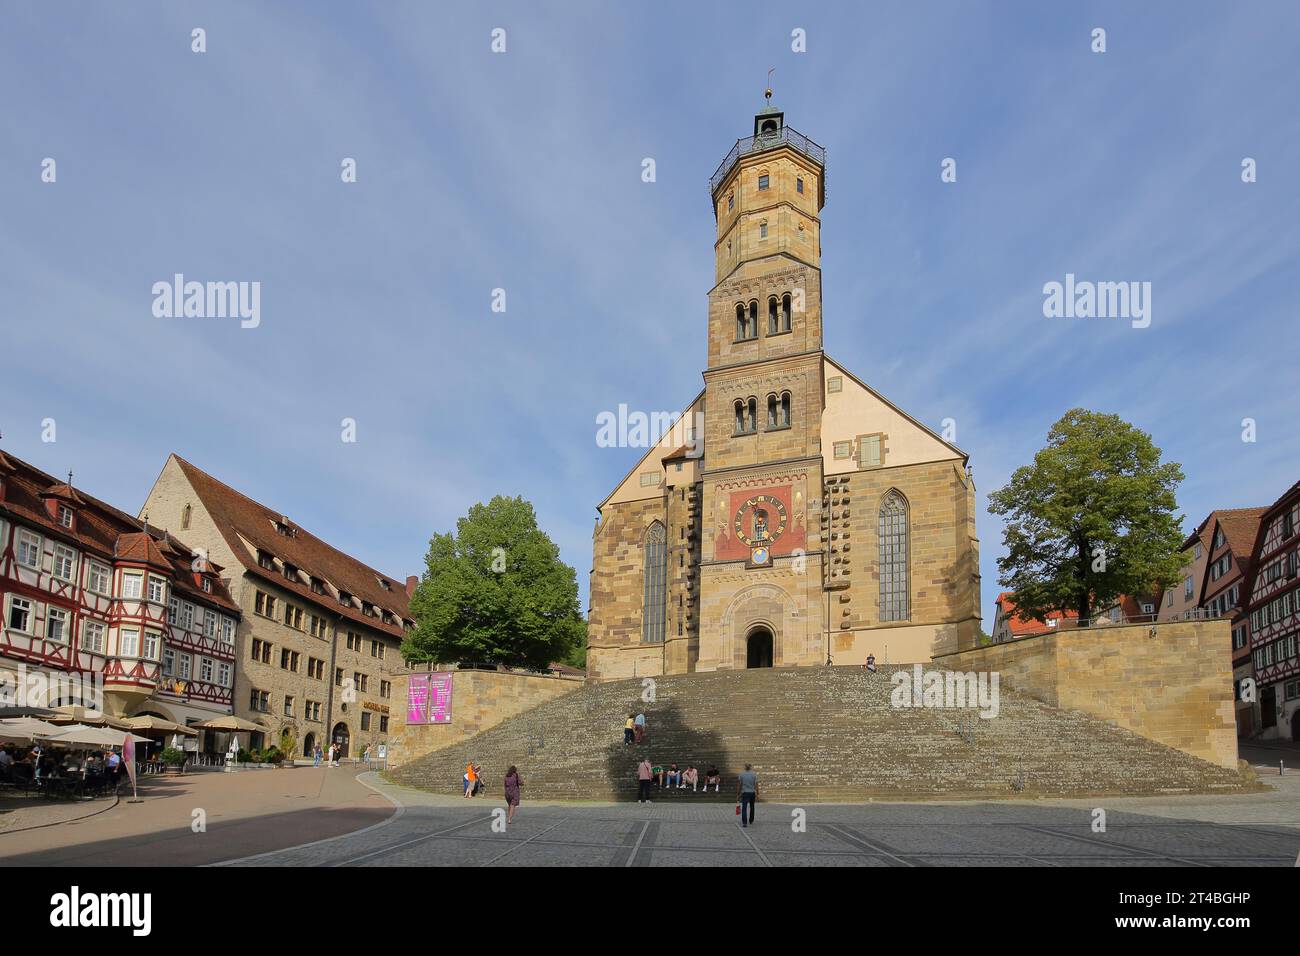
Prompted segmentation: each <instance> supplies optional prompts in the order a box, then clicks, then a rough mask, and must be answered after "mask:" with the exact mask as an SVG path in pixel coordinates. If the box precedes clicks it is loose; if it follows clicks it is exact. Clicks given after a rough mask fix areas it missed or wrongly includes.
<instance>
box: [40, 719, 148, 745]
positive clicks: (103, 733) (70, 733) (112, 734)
mask: <svg viewBox="0 0 1300 956" xmlns="http://www.w3.org/2000/svg"><path fill="white" fill-rule="evenodd" d="M43 736H44V739H45V740H47V741H48V742H49V743H52V744H66V745H68V746H73V747H120V746H121V745H122V744H123V743H124V742H125V741H126V737H127V734H126V733H125V731H121V730H113V729H112V728H111V727H87V726H86V725H85V724H78V725H74V726H72V727H65V728H64V729H62V730H60V731H59V732H58V733H55V734H46V735H43ZM130 736H131V739H133V740H134V741H136V742H137V743H148V742H149V738H148V737H139V736H136V735H135V734H131V735H130Z"/></svg>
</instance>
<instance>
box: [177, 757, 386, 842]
mask: <svg viewBox="0 0 1300 956" xmlns="http://www.w3.org/2000/svg"><path fill="white" fill-rule="evenodd" d="M370 772H371V771H367V773H370ZM356 781H357V783H359V784H361V785H362V786H363V787H365V788H367V789H369V790H373V791H374V792H375V793H377V794H379V795H380V796H381V797H383V798H384V799H385V800H387V801H388V802H389V803H391V804H392V805H393V806H394V807H396V808H397V809H396V811H395V812H394V813H393V815H392V816H391V817H389V818H388V819H387V820H380V821H379V822H378V823H372V824H370V826H368V827H362V828H361V829H360V830H353V831H352V832H350V833H340V834H339V835H338V836H332V837H325V838H323V839H320V840H312V841H311V842H309V843H299V844H297V845H296V846H286V847H284V848H283V849H280V850H268V851H267V852H265V853H254V854H253V855H252V856H240V857H236V858H235V859H233V860H221V861H220V862H217V863H204V864H202V865H203V866H239V865H240V864H243V863H250V862H252V861H253V860H261V859H264V858H266V857H268V856H275V855H276V854H278V853H288V852H289V851H291V850H305V849H306V848H307V847H310V846H320V845H321V844H322V843H333V842H334V841H335V840H345V839H347V838H348V837H354V836H360V835H361V834H363V833H369V832H370V831H371V830H378V829H379V828H380V827H386V826H388V824H390V823H396V822H397V821H398V820H400V819H401V818H402V814H404V813H406V807H405V806H404V805H403V804H402V803H401V802H400V801H398V800H397V799H395V798H394V797H391V796H389V795H388V794H386V793H384V791H382V790H380V789H379V788H378V787H375V786H371V784H369V783H368V782H367V781H365V780H362V779H361V775H360V774H358V775H357V777H356ZM249 819H255V818H249Z"/></svg>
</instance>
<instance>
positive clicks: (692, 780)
mask: <svg viewBox="0 0 1300 956" xmlns="http://www.w3.org/2000/svg"><path fill="white" fill-rule="evenodd" d="M699 781H700V772H699V771H698V770H696V769H695V768H694V767H693V766H691V765H689V764H687V766H686V772H685V773H684V774H682V785H681V788H680V789H682V790H685V789H686V785H687V784H690V787H691V793H694V792H695V787H696V784H698V783H699Z"/></svg>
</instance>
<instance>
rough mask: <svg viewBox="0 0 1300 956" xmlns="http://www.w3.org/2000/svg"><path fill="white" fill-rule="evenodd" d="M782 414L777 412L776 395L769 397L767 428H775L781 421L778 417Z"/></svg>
mask: <svg viewBox="0 0 1300 956" xmlns="http://www.w3.org/2000/svg"><path fill="white" fill-rule="evenodd" d="M779 414H780V413H779V412H778V410H777V401H776V396H775V395H769V396H767V427H768V428H775V427H776V426H777V423H778V422H779V421H780V419H779V418H778V417H777V416H778V415H779Z"/></svg>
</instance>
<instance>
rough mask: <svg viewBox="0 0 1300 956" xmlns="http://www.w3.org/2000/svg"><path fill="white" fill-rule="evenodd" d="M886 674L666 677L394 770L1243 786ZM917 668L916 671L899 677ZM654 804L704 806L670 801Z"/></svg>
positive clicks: (1148, 747) (783, 780)
mask: <svg viewBox="0 0 1300 956" xmlns="http://www.w3.org/2000/svg"><path fill="white" fill-rule="evenodd" d="M897 669H899V668H898V667H894V668H882V670H881V672H880V673H877V674H870V673H868V672H866V671H863V670H862V669H860V668H850V667H818V668H800V669H791V670H761V671H760V670H755V671H737V672H720V673H711V674H693V675H681V676H676V677H660V678H655V680H654V687H653V690H654V699H653V701H652V702H648V703H642V693H643V691H644V690H645V688H644V686H643V683H642V681H641V680H629V681H617V682H610V683H606V684H598V685H594V686H588V687H584V688H583V689H581V690H579V691H575V692H574V693H573V694H570V695H567V696H565V697H562V698H559V699H557V700H554V701H551V702H549V703H547V704H544V705H542V706H540V707H537V708H535V709H533V710H531V711H528V712H526V713H524V714H520V715H518V716H516V717H514V718H511V719H510V720H507V721H505V722H504V723H502V724H500V725H498V726H497V727H494V728H492V729H490V730H488V731H485V732H484V733H481V734H478V735H477V736H475V737H473V738H471V739H470V740H468V741H464V742H462V743H460V744H456V745H454V746H452V747H449V748H446V749H444V750H441V751H437V752H435V753H432V754H428V755H426V756H424V757H422V758H420V759H418V760H416V761H413V762H412V763H410V764H408V765H406V766H404V767H401V768H397V769H395V770H394V771H393V773H392V776H393V778H394V779H396V780H397V781H398V782H401V783H404V784H407V785H411V786H417V787H424V788H427V789H430V790H435V791H438V792H447V793H456V792H459V791H460V788H461V783H460V780H461V774H462V772H463V770H464V766H465V763H466V762H467V761H468V760H469V759H471V758H472V759H473V760H474V761H475V762H476V763H480V764H482V765H483V771H484V777H485V779H486V780H488V781H490V785H489V790H490V791H491V792H492V793H494V794H495V793H496V792H497V791H499V790H500V784H499V781H500V779H501V777H502V776H503V775H504V772H505V768H506V767H507V766H508V765H510V764H515V765H517V766H518V768H519V772H520V775H521V776H522V778H523V780H524V784H525V795H526V796H527V797H528V798H531V799H539V798H548V799H588V800H591V799H601V800H605V799H632V798H635V795H636V790H637V785H636V779H635V769H636V765H637V763H638V762H639V761H640V759H641V758H642V757H643V756H648V757H649V759H650V760H651V762H652V763H654V764H663V765H664V766H667V765H668V764H669V763H671V762H673V761H676V762H677V763H678V764H679V765H680V766H681V767H682V768H685V767H686V766H687V765H688V764H694V765H695V766H696V767H698V768H699V769H700V770H701V771H703V770H704V769H705V768H707V766H708V765H709V764H710V763H715V764H716V765H717V766H718V768H719V769H720V770H721V772H722V775H723V789H722V792H721V793H720V794H718V795H714V794H713V793H710V794H708V797H707V799H718V800H733V799H734V795H735V785H736V784H735V781H736V775H737V774H738V773H739V771H740V770H741V769H742V767H743V765H744V764H745V763H746V762H748V763H752V764H754V767H755V769H756V770H758V771H759V774H760V779H761V786H762V788H763V790H764V793H765V795H766V796H768V797H771V798H774V799H783V800H785V799H791V800H802V801H817V800H860V799H866V798H869V797H881V798H888V799H899V798H907V797H911V796H919V797H923V796H989V795H1002V796H1009V795H1015V794H1027V795H1032V794H1064V793H1079V794H1083V793H1089V794H1091V793H1153V792H1185V791H1200V792H1206V791H1211V792H1212V791H1215V790H1223V789H1237V788H1240V787H1241V786H1242V785H1243V782H1242V779H1241V777H1240V776H1239V775H1238V774H1236V773H1235V772H1231V771H1227V770H1224V769H1222V768H1219V767H1216V766H1213V765H1211V764H1208V763H1206V762H1204V761H1201V760H1198V759H1196V758H1194V757H1191V756H1189V755H1187V754H1184V753H1181V752H1179V751H1176V750H1172V749H1169V748H1166V747H1163V746H1161V745H1159V744H1156V743H1155V742H1153V741H1150V740H1146V739H1145V738H1142V737H1139V736H1137V735H1135V734H1132V733H1129V732H1128V731H1125V730H1121V729H1119V728H1117V727H1114V726H1111V725H1109V724H1107V723H1105V722H1103V721H1100V720H1096V719H1094V718H1091V717H1088V716H1086V715H1083V714H1079V713H1071V712H1064V711H1059V710H1056V709H1054V708H1051V707H1049V706H1047V705H1045V704H1042V703H1041V702H1039V701H1035V700H1033V699H1031V698H1028V697H1025V696H1023V695H1019V694H1015V693H1013V692H1010V691H1007V690H1006V689H1005V688H1003V689H1002V691H1001V695H1000V701H999V703H1000V711H999V715H998V716H997V717H995V718H993V719H989V720H983V719H980V718H979V717H978V716H976V713H977V712H976V711H974V710H944V709H932V708H895V707H894V706H892V705H891V702H890V693H891V691H892V690H893V684H892V682H891V680H890V675H891V673H892V672H893V671H894V670H897ZM907 669H909V670H910V668H907ZM642 709H644V712H645V714H646V716H647V721H648V735H647V740H646V742H645V743H644V744H643V745H640V746H631V747H628V746H625V745H624V744H623V742H622V740H623V723H624V721H625V720H626V715H627V712H628V711H629V710H634V711H635V710H642ZM655 795H656V799H665V800H667V799H686V800H692V799H694V800H702V799H706V798H705V797H704V796H703V795H702V794H699V793H695V794H692V793H690V792H689V791H681V790H673V791H670V792H663V793H661V792H660V791H659V790H658V789H657V788H656V790H655Z"/></svg>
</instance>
